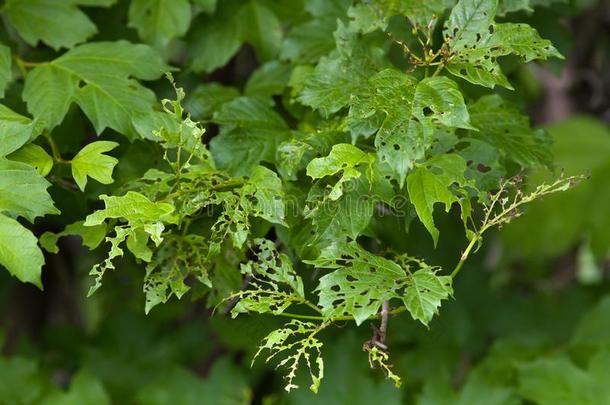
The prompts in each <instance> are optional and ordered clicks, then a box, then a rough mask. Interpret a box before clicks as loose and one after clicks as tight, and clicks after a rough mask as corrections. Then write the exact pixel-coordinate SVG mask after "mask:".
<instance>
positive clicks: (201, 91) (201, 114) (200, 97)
mask: <svg viewBox="0 0 610 405" xmlns="http://www.w3.org/2000/svg"><path fill="white" fill-rule="evenodd" d="M237 97H239V91H238V90H237V89H236V88H234V87H227V86H223V85H221V84H219V83H205V84H201V85H199V86H197V87H196V88H195V90H193V91H192V92H191V93H190V94H189V97H188V98H187V99H186V102H185V108H186V109H187V110H188V111H189V112H190V113H191V114H192V115H193V117H194V118H196V119H200V120H203V119H209V118H210V117H211V116H212V114H214V113H215V112H216V111H218V110H219V108H220V106H222V105H223V104H224V103H227V102H229V101H231V100H233V99H235V98H237Z"/></svg>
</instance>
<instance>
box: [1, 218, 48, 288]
mask: <svg viewBox="0 0 610 405" xmlns="http://www.w3.org/2000/svg"><path fill="white" fill-rule="evenodd" d="M0 264H1V265H2V266H4V267H6V269H7V270H8V271H9V273H11V274H12V275H14V276H15V277H17V278H18V279H19V280H20V281H22V282H24V283H28V282H29V283H32V284H34V285H36V286H37V287H38V288H40V289H42V282H41V281H40V271H41V268H42V265H43V264H44V257H43V256H42V252H41V251H40V249H39V248H38V240H37V239H36V237H35V236H34V235H33V234H32V232H30V231H29V230H28V229H26V228H24V227H23V226H22V225H21V224H20V223H19V222H17V221H16V220H14V219H12V218H9V217H7V216H6V215H4V214H2V213H0Z"/></svg>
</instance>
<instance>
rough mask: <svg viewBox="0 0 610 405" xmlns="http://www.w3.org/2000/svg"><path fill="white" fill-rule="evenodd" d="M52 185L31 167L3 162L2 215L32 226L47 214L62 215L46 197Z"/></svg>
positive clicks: (0, 165)
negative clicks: (27, 222) (36, 220)
mask: <svg viewBox="0 0 610 405" xmlns="http://www.w3.org/2000/svg"><path fill="white" fill-rule="evenodd" d="M50 185H51V183H49V182H48V181H47V180H45V178H44V177H42V176H41V175H39V174H38V173H37V172H36V169H34V168H33V167H32V166H30V165H27V164H25V163H21V162H13V161H10V160H6V159H0V213H1V212H3V213H9V214H11V215H14V216H17V217H24V218H25V219H27V220H28V221H30V222H34V219H35V218H37V217H41V216H44V215H46V214H59V210H58V209H57V208H55V206H54V205H53V200H52V199H51V196H49V193H47V188H48V187H49V186H50Z"/></svg>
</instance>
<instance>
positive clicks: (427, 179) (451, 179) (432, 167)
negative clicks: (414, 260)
mask: <svg viewBox="0 0 610 405" xmlns="http://www.w3.org/2000/svg"><path fill="white" fill-rule="evenodd" d="M465 171H466V161H465V160H464V159H463V158H462V157H460V156H459V155H455V154H446V155H438V156H436V157H434V158H432V159H431V160H429V161H427V162H426V163H425V164H423V165H421V166H418V167H417V168H416V169H415V170H414V171H413V172H412V173H410V174H409V176H408V177H407V190H408V192H409V198H410V199H411V203H413V205H414V206H415V210H416V211H417V215H418V217H419V219H420V220H421V222H422V223H423V224H424V226H425V227H426V229H427V230H428V232H430V235H432V240H433V241H434V245H435V246H436V243H437V242H438V236H439V230H438V229H437V228H436V226H435V225H434V219H433V217H432V213H433V211H434V205H435V204H436V203H437V202H440V203H443V204H444V205H445V210H446V211H447V212H449V209H450V208H451V205H452V204H453V203H455V202H457V203H458V204H460V206H461V208H462V216H463V217H468V216H469V215H470V203H469V201H468V195H467V194H466V193H465V192H464V191H463V187H465V186H468V185H471V181H470V180H468V179H466V177H465V176H464V173H465ZM454 184H457V185H458V187H459V188H458V190H457V191H458V192H459V194H458V193H456V191H454V190H452V186H453V185H454ZM460 191H461V192H460Z"/></svg>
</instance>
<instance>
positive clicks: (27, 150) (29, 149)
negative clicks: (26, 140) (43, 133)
mask: <svg viewBox="0 0 610 405" xmlns="http://www.w3.org/2000/svg"><path fill="white" fill-rule="evenodd" d="M7 158H8V159H9V160H14V161H17V162H22V163H25V164H28V165H30V166H33V167H35V168H36V171H37V172H38V174H40V175H41V176H43V177H44V176H46V175H47V174H49V172H50V171H51V169H52V168H53V158H52V157H51V156H49V154H48V153H47V151H46V150H44V149H43V148H42V147H41V146H38V145H36V144H34V143H30V144H27V145H25V146H24V147H22V148H20V149H18V150H16V151H15V152H13V153H11V154H10V155H8V156H7Z"/></svg>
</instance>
